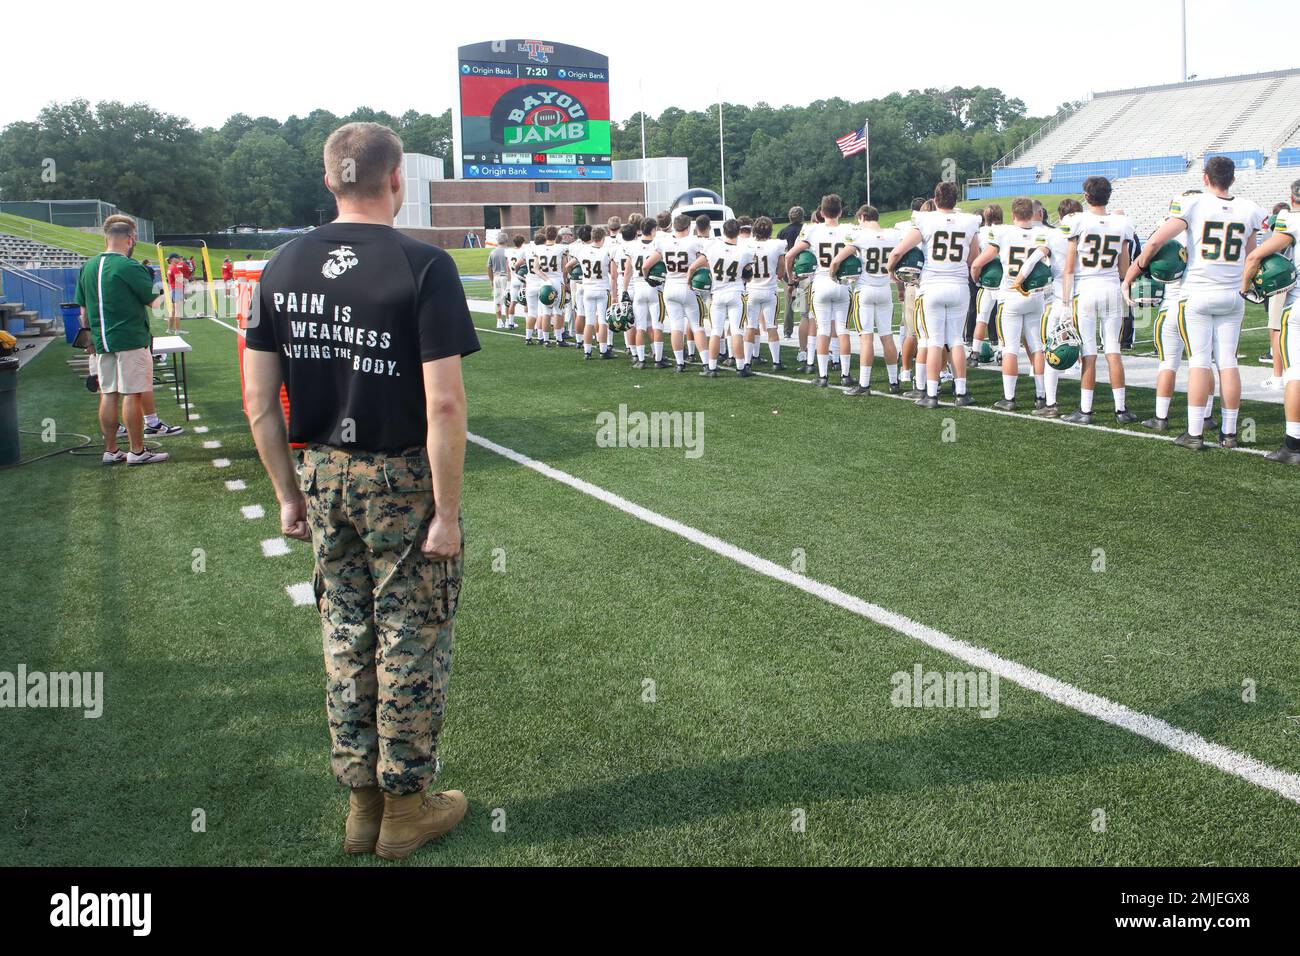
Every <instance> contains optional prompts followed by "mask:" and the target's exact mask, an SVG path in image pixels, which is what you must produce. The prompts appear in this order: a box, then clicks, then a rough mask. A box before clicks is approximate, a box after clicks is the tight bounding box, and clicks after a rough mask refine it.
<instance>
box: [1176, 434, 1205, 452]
mask: <svg viewBox="0 0 1300 956" xmlns="http://www.w3.org/2000/svg"><path fill="white" fill-rule="evenodd" d="M1174 444H1175V445H1178V446H1180V447H1182V448H1190V449H1191V450H1192V451H1200V450H1201V449H1203V448H1204V447H1205V440H1204V439H1203V438H1202V437H1201V436H1200V435H1193V434H1192V433H1191V432H1183V433H1182V434H1181V435H1179V436H1178V437H1177V438H1175V439H1174Z"/></svg>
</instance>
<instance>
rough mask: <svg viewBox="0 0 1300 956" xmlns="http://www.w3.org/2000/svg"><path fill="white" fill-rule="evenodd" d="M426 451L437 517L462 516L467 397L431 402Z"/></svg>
mask: <svg viewBox="0 0 1300 956" xmlns="http://www.w3.org/2000/svg"><path fill="white" fill-rule="evenodd" d="M428 416H429V437H428V439H427V443H426V448H427V450H428V453H429V466H430V468H431V469H432V471H433V504H434V508H435V509H436V512H437V514H439V515H444V516H446V517H449V518H455V517H456V516H457V515H458V514H459V513H460V488H461V481H462V479H463V477H464V473H465V432H466V429H467V422H466V414H465V395H464V393H463V392H462V393H461V394H460V395H458V396H451V397H447V398H444V399H440V400H438V401H436V402H430V403H429V409H428Z"/></svg>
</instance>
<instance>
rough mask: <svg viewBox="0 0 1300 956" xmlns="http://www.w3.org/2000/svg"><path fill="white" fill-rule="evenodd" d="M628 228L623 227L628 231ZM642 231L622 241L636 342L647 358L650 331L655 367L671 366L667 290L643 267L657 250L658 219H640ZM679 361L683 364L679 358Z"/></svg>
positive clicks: (626, 286)
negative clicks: (667, 342)
mask: <svg viewBox="0 0 1300 956" xmlns="http://www.w3.org/2000/svg"><path fill="white" fill-rule="evenodd" d="M627 228H628V227H626V226H625V227H624V234H625V235H626V232H627ZM640 232H641V235H640V236H639V237H638V236H631V237H628V238H625V239H624V241H623V251H624V258H623V288H625V289H631V290H632V315H633V316H634V317H635V320H636V342H637V347H638V348H639V349H640V350H641V351H640V355H641V361H642V362H644V361H645V340H646V336H647V334H648V335H649V337H650V342H651V345H652V346H653V347H654V367H655V368H669V367H670V366H669V363H668V361H667V360H665V359H664V294H663V291H662V289H659V288H656V287H654V286H652V285H651V284H650V283H649V282H647V281H646V279H645V276H644V275H643V274H642V271H641V270H642V269H643V268H644V267H645V264H646V260H647V259H649V258H650V256H651V255H653V254H654V251H655V237H656V236H657V235H658V234H659V223H658V222H657V221H656V220H655V219H653V218H652V217H650V216H646V217H644V218H643V219H642V220H641V228H640ZM678 364H681V362H680V360H679V363H678Z"/></svg>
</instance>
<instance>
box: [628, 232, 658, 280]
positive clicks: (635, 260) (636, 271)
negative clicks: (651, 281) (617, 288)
mask: <svg viewBox="0 0 1300 956" xmlns="http://www.w3.org/2000/svg"><path fill="white" fill-rule="evenodd" d="M654 251H655V241H654V240H653V239H647V238H645V237H644V236H641V237H640V238H637V239H634V240H632V241H631V242H625V243H623V261H624V262H628V261H629V260H630V261H631V263H632V285H633V287H637V286H642V285H645V284H646V281H645V277H644V276H643V275H641V270H642V269H643V268H644V267H645V263H646V260H647V259H649V258H650V256H651V255H652V254H653V253H654ZM619 268H620V269H621V268H622V267H621V266H620V267H619Z"/></svg>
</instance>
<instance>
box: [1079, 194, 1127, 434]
mask: <svg viewBox="0 0 1300 956" xmlns="http://www.w3.org/2000/svg"><path fill="white" fill-rule="evenodd" d="M1110 193H1111V185H1110V180H1109V179H1107V178H1106V177H1105V176H1089V177H1088V178H1087V179H1085V180H1084V181H1083V198H1084V201H1085V202H1086V203H1087V205H1088V208H1087V209H1085V210H1084V211H1083V212H1081V213H1079V214H1077V215H1075V216H1071V217H1070V218H1069V219H1065V220H1062V222H1061V231H1062V232H1064V233H1065V235H1066V237H1067V238H1068V239H1069V240H1070V252H1069V254H1068V255H1067V256H1066V259H1065V274H1064V276H1063V279H1062V282H1063V284H1064V291H1065V296H1066V301H1067V302H1069V303H1070V307H1071V309H1072V310H1073V313H1074V325H1075V329H1076V330H1077V331H1078V333H1079V337H1080V338H1081V339H1082V340H1083V344H1082V346H1081V347H1080V349H1079V353H1080V355H1081V357H1082V358H1081V363H1082V366H1083V370H1082V371H1083V376H1082V380H1081V381H1080V384H1079V409H1078V411H1076V412H1073V413H1071V414H1069V415H1066V416H1065V419H1064V420H1065V421H1067V422H1074V423H1076V424H1085V425H1090V424H1092V402H1093V396H1094V393H1095V389H1096V384H1097V334H1098V332H1100V333H1101V343H1102V351H1103V352H1104V353H1105V355H1106V366H1107V369H1108V371H1109V373H1110V391H1111V395H1112V396H1113V397H1114V401H1115V423H1116V424H1118V425H1127V424H1128V423H1129V422H1135V421H1137V416H1136V415H1134V414H1133V413H1132V412H1130V411H1129V410H1128V405H1127V398H1126V396H1127V389H1125V387H1124V360H1123V358H1121V356H1120V344H1119V342H1120V330H1121V328H1122V326H1123V324H1124V305H1125V303H1124V294H1123V291H1122V290H1121V288H1120V287H1121V283H1122V278H1123V276H1124V275H1125V274H1126V273H1127V272H1128V267H1129V249H1130V248H1132V245H1133V223H1132V221H1131V220H1130V219H1129V218H1128V217H1127V216H1117V215H1114V214H1110V213H1107V212H1106V204H1107V203H1109V202H1110Z"/></svg>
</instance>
